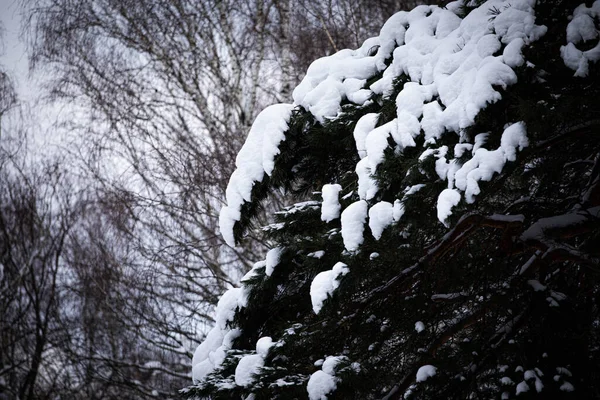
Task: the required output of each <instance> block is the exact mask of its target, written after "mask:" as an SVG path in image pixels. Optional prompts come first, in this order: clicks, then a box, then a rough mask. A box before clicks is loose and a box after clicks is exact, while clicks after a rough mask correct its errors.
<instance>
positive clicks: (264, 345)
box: [256, 336, 274, 357]
mask: <svg viewBox="0 0 600 400" xmlns="http://www.w3.org/2000/svg"><path fill="white" fill-rule="evenodd" d="M273 345H274V343H273V339H271V338H270V337H269V336H264V337H261V338H260V339H258V340H257V341H256V353H257V354H259V355H261V356H263V357H266V356H267V354H268V353H269V349H270V348H271V347H273Z"/></svg>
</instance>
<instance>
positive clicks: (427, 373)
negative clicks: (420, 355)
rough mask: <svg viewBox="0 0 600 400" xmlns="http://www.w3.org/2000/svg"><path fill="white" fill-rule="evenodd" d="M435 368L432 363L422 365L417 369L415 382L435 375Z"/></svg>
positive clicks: (423, 380)
mask: <svg viewBox="0 0 600 400" xmlns="http://www.w3.org/2000/svg"><path fill="white" fill-rule="evenodd" d="M436 373H437V368H436V367H434V366H433V365H423V366H422V367H420V368H419V370H418V371H417V382H425V381H426V380H427V379H429V378H431V377H432V376H435V374H436Z"/></svg>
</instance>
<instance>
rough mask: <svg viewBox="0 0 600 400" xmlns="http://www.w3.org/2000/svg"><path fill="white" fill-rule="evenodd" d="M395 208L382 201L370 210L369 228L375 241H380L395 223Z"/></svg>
mask: <svg viewBox="0 0 600 400" xmlns="http://www.w3.org/2000/svg"><path fill="white" fill-rule="evenodd" d="M393 209H394V206H393V205H392V203H388V202H387V201H380V202H379V203H377V204H375V205H374V206H372V207H371V208H370V209H369V228H371V233H372V234H373V237H374V238H375V240H379V239H380V238H381V235H382V234H383V230H384V229H385V228H387V227H388V226H389V225H391V224H392V222H394V216H393V214H394V212H393Z"/></svg>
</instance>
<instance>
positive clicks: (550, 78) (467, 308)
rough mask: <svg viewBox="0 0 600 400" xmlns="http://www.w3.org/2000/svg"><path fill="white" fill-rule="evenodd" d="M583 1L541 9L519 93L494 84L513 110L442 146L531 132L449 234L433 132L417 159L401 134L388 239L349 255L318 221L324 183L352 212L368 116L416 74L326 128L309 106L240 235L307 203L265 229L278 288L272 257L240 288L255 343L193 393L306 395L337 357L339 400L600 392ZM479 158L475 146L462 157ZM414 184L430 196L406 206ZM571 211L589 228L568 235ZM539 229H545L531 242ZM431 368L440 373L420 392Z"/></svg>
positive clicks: (239, 317)
mask: <svg viewBox="0 0 600 400" xmlns="http://www.w3.org/2000/svg"><path fill="white" fill-rule="evenodd" d="M469 4H470V3H469ZM470 5H471V6H473V5H474V4H470ZM477 5H479V4H477ZM577 5H578V2H577V1H566V0H565V1H540V2H538V4H537V5H536V16H537V19H536V24H545V25H546V26H548V27H549V31H548V32H547V34H546V35H545V36H544V37H542V38H541V39H540V40H539V41H537V42H536V43H535V44H534V45H533V46H530V47H527V48H525V49H524V54H525V58H526V59H527V60H528V61H529V62H530V63H532V65H535V66H532V65H529V66H527V65H524V66H522V67H518V68H515V72H516V74H517V77H518V83H517V84H515V85H512V86H510V87H508V88H506V89H500V88H498V90H500V91H501V94H502V99H501V100H499V101H497V102H495V103H493V104H490V105H488V106H487V107H486V108H485V109H484V110H483V111H481V112H480V113H479V114H478V115H477V117H476V119H475V123H474V124H473V125H471V126H470V127H468V128H466V129H465V130H464V131H462V132H461V133H460V135H456V134H445V135H443V136H442V137H441V139H440V140H439V141H437V142H436V143H435V146H434V147H435V148H439V147H440V146H442V145H446V146H448V148H449V150H448V154H449V156H454V151H455V146H456V144H458V143H459V140H460V141H461V142H463V143H473V140H474V138H475V136H476V135H477V134H479V133H482V132H488V133H489V134H488V137H487V142H486V147H487V146H489V148H492V149H493V148H497V147H498V146H499V145H500V139H501V136H502V133H503V130H504V129H505V127H506V125H507V124H508V123H513V122H515V121H524V123H525V125H526V126H527V137H528V139H529V146H528V147H527V148H525V149H523V150H522V151H521V152H519V153H518V155H517V158H516V161H515V162H508V163H507V164H506V165H505V167H504V168H503V169H502V172H501V173H499V174H498V173H496V174H494V177H493V179H492V180H491V181H489V182H481V183H480V187H481V192H480V193H479V194H478V195H477V198H476V201H475V202H474V203H473V204H468V203H466V202H465V201H464V199H463V200H461V202H460V203H459V204H458V205H457V206H456V207H454V208H453V209H452V215H451V216H450V218H449V220H448V223H449V226H450V227H449V228H446V227H445V226H444V225H443V224H442V223H440V221H439V220H438V217H437V215H436V201H437V198H438V195H439V193H440V192H441V191H442V190H444V189H445V188H446V187H447V182H445V181H442V180H441V179H439V177H438V174H437V173H436V170H435V160H436V158H435V157H434V156H433V155H430V156H428V157H421V155H422V153H423V151H424V150H425V149H426V148H428V147H431V148H433V146H432V145H431V144H425V143H424V138H423V136H422V135H421V136H420V137H417V138H416V139H415V142H416V146H414V147H407V148H405V149H404V150H403V151H397V149H396V147H395V143H394V142H393V140H392V139H391V138H390V139H389V142H390V145H389V147H388V149H387V150H386V151H385V158H384V161H383V163H381V164H380V165H379V166H378V168H377V170H376V171H375V173H374V174H373V176H374V179H375V180H376V182H377V186H378V188H379V191H378V192H377V194H376V196H375V197H373V198H372V199H369V200H368V203H369V206H372V205H374V204H376V203H378V202H380V201H387V202H391V203H393V202H394V200H395V199H401V200H402V202H403V206H404V210H405V212H404V215H403V217H402V220H401V222H398V223H394V224H392V225H390V226H388V227H387V228H386V229H385V230H384V231H383V234H382V236H381V238H379V240H376V238H375V237H373V235H372V234H371V232H370V230H369V229H368V227H365V232H364V242H363V244H362V245H361V246H360V248H359V250H358V251H356V252H349V251H347V250H345V248H344V243H343V239H342V235H341V233H340V230H341V223H340V219H335V220H333V221H331V222H329V223H326V222H323V221H322V220H321V218H320V209H321V207H320V200H321V196H320V190H321V188H322V186H323V185H324V184H328V183H338V184H340V185H341V186H342V191H341V193H340V204H341V208H342V210H344V209H346V208H347V207H348V206H349V205H350V204H352V203H354V202H356V201H358V200H359V196H358V194H357V187H358V183H357V178H356V174H355V171H354V170H355V166H356V163H357V162H358V161H359V158H358V155H357V152H356V144H355V141H354V138H353V131H354V128H355V126H356V122H357V121H358V120H359V118H360V117H361V116H364V115H366V114H367V113H372V112H376V113H380V118H379V121H378V126H381V125H383V124H385V123H387V122H389V121H390V120H392V119H393V118H395V117H396V115H395V113H396V97H397V94H398V93H400V91H401V90H402V89H403V87H404V85H405V84H406V83H407V82H409V81H410V79H409V77H407V76H406V75H402V76H400V77H399V78H397V79H396V80H395V83H394V90H393V91H392V93H388V94H386V95H374V96H373V97H372V99H371V100H372V101H371V102H367V103H365V104H364V105H355V104H351V103H348V104H344V105H343V108H342V113H341V114H339V115H338V117H337V118H335V119H330V120H327V121H326V122H324V123H323V124H321V123H319V122H318V121H317V120H316V119H315V118H314V117H313V116H312V115H311V113H310V112H308V111H307V110H305V109H303V108H302V107H298V108H297V110H296V111H295V113H294V115H293V117H292V119H291V121H290V124H289V129H288V131H287V132H286V140H285V141H284V142H282V144H281V146H280V150H281V152H280V155H279V156H278V157H277V158H276V165H275V170H274V172H273V174H272V176H271V177H270V178H265V180H263V182H262V183H261V184H259V185H256V186H255V188H254V191H253V196H252V199H253V200H252V202H251V203H247V206H245V207H247V209H246V210H243V212H242V215H244V217H243V218H242V220H241V221H240V222H239V223H238V224H237V226H236V235H237V238H238V239H240V238H241V236H242V233H243V231H244V230H245V229H246V228H247V227H248V225H249V223H250V219H251V216H252V211H253V210H255V209H256V208H257V207H258V204H260V202H261V201H268V200H266V199H267V197H268V192H269V190H272V189H274V188H283V189H285V190H287V191H288V193H291V194H293V195H294V196H297V198H298V199H299V200H307V199H309V200H310V201H308V202H304V203H299V204H296V205H294V206H291V207H288V208H287V209H285V210H282V211H281V212H279V213H276V214H275V215H274V219H275V221H274V223H273V224H272V225H270V226H268V227H265V228H264V229H263V231H264V233H265V235H266V236H267V237H268V239H269V240H270V241H271V242H272V243H273V244H276V246H277V247H278V248H280V249H282V250H281V254H280V256H279V262H278V264H277V265H276V267H275V269H274V271H273V273H272V274H271V275H270V276H268V275H267V274H266V268H265V266H264V263H263V264H260V263H259V264H257V266H256V267H255V268H254V269H253V270H252V271H251V272H250V273H249V275H248V276H247V278H245V279H244V280H243V287H244V288H245V290H246V292H247V297H248V298H247V302H246V306H245V307H238V308H237V312H236V314H235V318H234V319H233V321H231V322H230V325H231V327H232V328H238V329H239V330H240V332H241V333H240V335H239V336H238V337H237V338H236V339H235V340H234V341H233V344H232V346H231V350H228V351H227V352H226V354H227V357H226V359H225V362H224V363H223V364H222V365H221V367H219V368H217V369H216V370H215V371H213V372H212V373H210V374H209V375H208V376H207V377H206V379H205V380H203V381H201V382H199V383H197V384H196V385H194V386H191V387H190V388H188V389H185V390H184V391H183V393H184V394H185V396H186V397H188V398H208V397H210V398H213V399H232V398H242V399H244V398H250V399H295V398H298V399H303V398H307V384H309V383H308V382H309V379H310V378H311V376H312V375H313V374H315V373H316V372H317V371H319V370H321V363H322V362H323V361H324V360H327V357H328V356H338V357H339V358H338V359H337V363H335V367H334V371H335V374H334V375H335V378H334V381H335V386H336V387H335V390H334V391H331V392H330V393H329V394H328V396H327V398H329V399H375V398H385V399H400V398H410V399H438V398H448V399H465V398H470V399H489V398H501V397H502V398H529V397H541V398H544V399H549V398H557V399H559V398H581V399H583V398H600V384H598V382H600V341H599V338H600V315H599V311H600V309H599V307H600V290H599V289H600V281H599V277H600V275H599V273H600V269H599V268H600V265H599V259H600V251H599V248H598V244H599V243H600V220H599V218H598V216H599V215H600V214H599V212H598V207H599V206H600V135H598V132H599V129H600V103H599V102H598V101H597V99H598V98H599V96H600V85H599V83H600V82H599V80H600V74H598V65H591V66H590V72H589V74H588V77H586V78H574V77H573V71H572V70H570V69H568V68H567V67H565V66H564V63H563V62H562V60H561V58H560V50H559V48H560V46H561V45H564V43H565V41H566V40H565V32H566V26H567V23H568V22H569V20H568V18H567V16H568V15H570V14H571V13H572V10H573V9H574V8H575V7H576V6H577ZM473 8H474V7H467V6H466V7H463V9H462V12H464V13H465V14H468V13H469V12H470V11H471V10H472V9H473ZM492 17H493V13H492ZM376 80H377V77H375V78H374V79H372V80H370V81H369V82H367V84H366V85H369V84H370V83H371V82H373V81H376ZM469 159H470V154H467V152H465V153H464V154H463V156H462V157H461V158H460V160H461V162H463V163H464V162H467V161H468V160H469ZM417 184H423V185H424V186H423V187H422V188H421V189H420V190H418V191H416V192H414V193H413V194H411V195H409V196H405V195H404V193H405V188H406V187H411V186H413V185H417ZM573 215H579V216H581V218H580V220H579V222H578V223H564V224H562V225H561V224H560V222H561V221H564V220H565V216H567V219H568V216H573ZM545 222H548V224H546V225H544V223H545ZM567 222H568V221H567ZM540 226H543V229H542V231H541V233H540V235H537V236H536V235H531V234H527V232H532V230H534V229H536V227H540ZM319 251H323V252H324V253H323V254H322V256H321V257H320V258H318V256H319V255H320V254H318V255H315V253H316V252H319ZM338 262H342V263H344V264H346V265H347V267H348V269H349V271H350V272H349V273H347V274H345V275H343V276H339V279H338V280H339V283H340V284H339V287H338V288H337V289H336V290H335V291H333V292H332V293H331V294H330V296H329V297H328V299H327V300H326V301H325V302H324V306H323V308H322V309H321V311H320V312H319V313H318V314H316V313H315V312H314V311H313V309H312V307H311V297H310V291H311V283H312V282H313V280H314V279H315V277H316V276H317V275H318V274H319V273H321V272H323V271H327V270H331V268H332V267H333V266H334V265H335V264H336V263H338ZM417 328H418V329H417ZM421 328H422V329H421ZM266 336H268V337H271V338H272V339H273V341H274V342H275V345H273V346H272V347H271V348H270V350H269V351H268V354H267V355H266V357H265V359H264V366H262V368H260V369H258V373H257V374H255V375H254V380H253V383H252V384H251V385H248V386H240V385H236V384H235V377H234V375H235V370H236V365H237V363H238V362H239V359H240V358H241V357H242V356H243V355H247V354H253V353H254V348H255V345H256V342H257V341H258V340H259V339H260V338H262V337H266ZM426 365H433V366H434V367H435V368H436V369H435V372H436V373H435V375H434V376H431V377H429V378H427V379H426V380H424V381H422V382H418V379H417V372H418V371H419V369H420V367H422V366H426ZM309 385H310V384H309ZM525 388H527V389H528V390H527V391H525ZM572 388H574V391H570V389H572Z"/></svg>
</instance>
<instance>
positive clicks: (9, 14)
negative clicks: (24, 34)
mask: <svg viewBox="0 0 600 400" xmlns="http://www.w3.org/2000/svg"><path fill="white" fill-rule="evenodd" d="M0 23H1V25H2V30H3V32H2V33H3V35H2V47H0V64H2V66H3V68H4V70H5V71H6V72H8V74H9V75H10V76H11V77H12V78H13V79H14V80H15V81H17V82H18V85H19V92H21V94H23V93H22V92H23V90H22V89H24V88H23V86H25V85H26V82H25V81H26V80H27V65H28V64H27V55H26V53H25V45H24V43H23V42H22V41H21V40H20V38H19V35H20V32H19V31H20V15H19V6H18V4H17V1H16V0H0Z"/></svg>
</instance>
